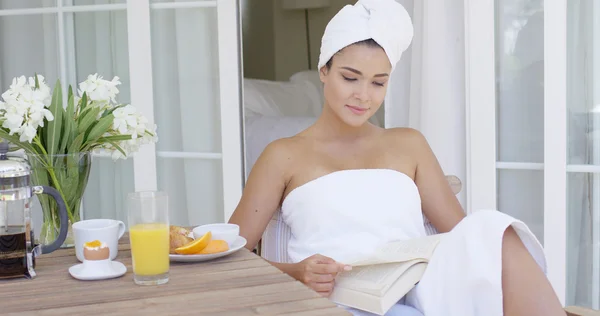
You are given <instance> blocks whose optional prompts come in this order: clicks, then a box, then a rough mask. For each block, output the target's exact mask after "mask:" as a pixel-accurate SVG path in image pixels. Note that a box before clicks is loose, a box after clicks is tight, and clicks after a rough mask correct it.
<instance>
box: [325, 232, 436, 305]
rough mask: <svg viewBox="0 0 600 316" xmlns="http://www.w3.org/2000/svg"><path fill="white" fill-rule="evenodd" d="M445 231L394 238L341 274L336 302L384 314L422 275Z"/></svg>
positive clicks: (336, 290)
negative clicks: (423, 235)
mask: <svg viewBox="0 0 600 316" xmlns="http://www.w3.org/2000/svg"><path fill="white" fill-rule="evenodd" d="M444 235H445V234H436V235H431V236H426V237H421V238H416V239H410V240H402V241H394V242H391V243H389V244H386V245H384V246H383V247H381V248H379V249H377V250H376V251H375V252H374V253H373V254H372V255H371V256H369V257H368V258H364V259H363V260H359V261H357V262H353V263H350V265H352V270H351V271H348V272H343V273H340V274H338V276H337V278H336V281H335V288H334V290H333V292H332V293H331V296H330V297H329V298H330V299H331V300H332V301H333V302H335V303H338V304H342V305H346V306H349V307H354V308H357V309H360V310H364V311H368V312H371V313H375V314H377V315H384V314H385V313H386V312H387V311H388V310H389V309H390V308H391V307H392V306H393V305H394V304H396V303H397V302H398V301H399V300H400V299H401V298H402V297H404V295H406V293H408V291H410V290H411V289H412V288H413V287H414V286H415V285H416V284H417V283H418V282H419V280H420V279H421V276H422V275H423V273H424V272H425V268H426V267H427V264H428V262H429V259H430V258H431V256H432V255H433V251H434V250H435V248H436V247H437V245H438V243H439V241H440V240H441V238H443V237H444Z"/></svg>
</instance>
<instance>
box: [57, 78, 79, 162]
mask: <svg viewBox="0 0 600 316" xmlns="http://www.w3.org/2000/svg"><path fill="white" fill-rule="evenodd" d="M70 89H71V87H70V86H69V90H70ZM73 103H74V96H73V94H71V95H70V96H69V101H68V102H67V109H66V110H65V111H64V112H63V118H64V120H63V130H62V131H63V132H62V136H61V139H60V148H59V150H58V152H59V153H64V152H65V150H67V149H68V146H69V144H71V142H72V141H73V138H74V137H75V136H74V134H75V133H74V132H73V129H74V128H75V122H74V120H73V110H74V105H73Z"/></svg>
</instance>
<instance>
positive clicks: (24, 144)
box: [0, 129, 38, 154]
mask: <svg viewBox="0 0 600 316" xmlns="http://www.w3.org/2000/svg"><path fill="white" fill-rule="evenodd" d="M0 138H3V139H5V140H7V141H9V142H11V143H12V144H13V145H15V146H17V147H20V148H23V149H24V150H25V151H27V152H30V153H36V154H37V153H38V151H37V150H35V148H34V147H33V145H32V144H30V143H28V142H22V141H20V140H19V135H17V134H13V135H9V134H8V132H6V131H5V130H4V129H0Z"/></svg>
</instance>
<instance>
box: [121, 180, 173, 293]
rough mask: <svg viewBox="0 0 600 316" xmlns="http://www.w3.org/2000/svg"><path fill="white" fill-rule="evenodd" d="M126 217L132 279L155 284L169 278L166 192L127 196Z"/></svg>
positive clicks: (138, 282)
mask: <svg viewBox="0 0 600 316" xmlns="http://www.w3.org/2000/svg"><path fill="white" fill-rule="evenodd" d="M127 210H128V215H127V220H128V226H129V243H130V245H131V260H132V266H133V281H134V282H135V283H136V284H140V285H158V284H165V283H167V282H168V281H169V198H168V196H167V194H166V193H165V192H159V191H143V192H134V193H129V195H128V196H127Z"/></svg>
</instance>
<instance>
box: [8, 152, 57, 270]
mask: <svg viewBox="0 0 600 316" xmlns="http://www.w3.org/2000/svg"><path fill="white" fill-rule="evenodd" d="M7 153H8V143H7V142H6V141H3V142H0V279H3V278H14V277H27V278H34V277H35V270H34V268H35V258H36V257H37V256H39V255H41V254H45V253H50V252H52V251H54V250H56V249H58V248H59V247H60V246H61V245H62V243H63V242H64V241H65V238H66V237H67V228H68V227H67V226H68V225H67V220H68V218H67V209H66V207H65V202H64V200H63V199H62V197H61V196H60V194H59V193H58V191H56V190H55V189H54V188H51V187H48V186H33V187H32V186H31V183H30V181H31V177H30V175H31V168H30V167H29V164H28V163H27V161H26V160H25V159H23V158H19V157H9V156H8V155H7ZM42 193H44V194H48V195H51V196H52V197H53V198H54V199H55V200H56V203H57V205H58V208H59V219H60V232H59V235H58V237H57V238H56V240H55V241H54V242H53V243H52V244H50V245H36V244H35V242H34V240H35V239H34V237H33V236H34V234H33V229H32V228H31V217H30V213H31V212H30V211H31V209H30V206H31V197H32V196H33V195H32V194H42Z"/></svg>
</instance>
